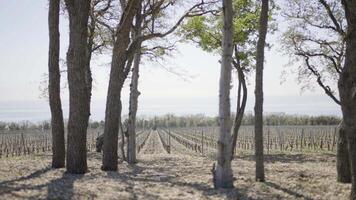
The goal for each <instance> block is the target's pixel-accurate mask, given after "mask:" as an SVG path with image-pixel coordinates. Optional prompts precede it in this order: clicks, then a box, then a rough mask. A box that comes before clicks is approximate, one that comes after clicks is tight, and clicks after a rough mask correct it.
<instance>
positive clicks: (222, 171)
mask: <svg viewBox="0 0 356 200" xmlns="http://www.w3.org/2000/svg"><path fill="white" fill-rule="evenodd" d="M223 16H224V28H223V40H222V41H223V42H222V49H223V55H222V58H221V71H220V86H219V93H220V94H219V120H220V135H219V140H218V155H217V160H218V162H217V168H216V171H214V170H215V169H213V181H214V186H215V188H231V187H233V174H232V169H231V139H232V138H231V119H230V118H231V117H230V82H231V69H232V67H231V65H232V49H233V31H234V30H233V24H232V19H233V7H232V0H223Z"/></svg>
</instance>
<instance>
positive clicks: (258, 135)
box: [255, 0, 268, 182]
mask: <svg viewBox="0 0 356 200" xmlns="http://www.w3.org/2000/svg"><path fill="white" fill-rule="evenodd" d="M267 26H268V0H262V8H261V16H260V27H259V38H258V42H257V52H256V54H257V55H256V86H255V87H256V88H255V101H256V102H255V157H256V181H260V182H264V181H265V170H264V158H263V63H264V49H265V44H266V35H267Z"/></svg>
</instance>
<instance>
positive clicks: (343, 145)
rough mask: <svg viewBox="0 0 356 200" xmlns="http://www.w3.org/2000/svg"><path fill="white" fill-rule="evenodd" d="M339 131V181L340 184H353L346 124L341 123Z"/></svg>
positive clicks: (337, 161)
mask: <svg viewBox="0 0 356 200" xmlns="http://www.w3.org/2000/svg"><path fill="white" fill-rule="evenodd" d="M338 131H339V134H338V135H339V136H338V141H337V152H336V168H337V181H338V182H340V183H351V169H350V159H349V149H348V144H347V135H346V131H345V125H344V122H341V123H340V125H339V130H338Z"/></svg>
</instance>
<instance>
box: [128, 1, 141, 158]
mask: <svg viewBox="0 0 356 200" xmlns="http://www.w3.org/2000/svg"><path fill="white" fill-rule="evenodd" d="M140 7H141V6H140ZM141 23H142V16H141V8H139V9H138V10H137V14H136V24H135V28H134V29H135V30H134V38H137V37H140V36H141ZM140 49H141V44H140V45H138V49H137V51H136V53H135V56H134V60H133V68H132V77H131V84H130V106H129V121H128V125H127V135H128V137H127V162H128V163H130V164H133V163H136V114H137V107H138V97H139V95H140V92H139V91H138V79H139V71H140V62H141V52H140Z"/></svg>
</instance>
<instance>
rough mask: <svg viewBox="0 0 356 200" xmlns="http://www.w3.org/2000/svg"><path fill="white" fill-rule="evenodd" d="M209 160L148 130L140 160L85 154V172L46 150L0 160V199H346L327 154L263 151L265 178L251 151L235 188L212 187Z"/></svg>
mask: <svg viewBox="0 0 356 200" xmlns="http://www.w3.org/2000/svg"><path fill="white" fill-rule="evenodd" d="M213 162H214V161H213V160H212V159H209V158H208V157H201V156H199V155H197V154H194V153H192V152H190V150H188V149H185V148H184V147H183V146H181V145H180V144H179V143H177V142H175V141H174V140H172V149H171V154H168V153H167V152H166V151H165V150H164V148H163V145H162V143H161V141H160V140H159V137H158V134H157V132H152V133H151V134H150V136H149V138H148V141H147V142H146V145H145V146H144V147H143V149H142V150H141V151H140V153H139V154H138V163H137V164H136V165H128V164H126V163H125V162H121V163H120V164H119V170H118V171H117V172H104V171H101V170H100V166H101V154H99V153H89V154H88V167H89V172H88V173H86V174H85V175H71V174H66V173H65V169H51V168H50V167H49V166H50V163H51V156H50V155H36V156H27V157H16V158H6V159H0V199H1V200H2V199H4V200H5V199H6V200H7V199H105V200H107V199H145V200H146V199H192V200H193V199H212V200H213V199H335V200H340V199H347V198H348V196H349V192H350V185H349V184H340V183H337V182H336V170H335V165H336V163H335V156H334V155H331V154H321V153H318V154H308V155H304V154H276V155H267V156H266V164H265V167H266V180H267V182H265V183H256V182H255V181H254V161H253V156H251V155H241V156H240V157H238V158H237V159H235V161H233V170H234V176H235V178H236V180H235V182H234V185H235V188H234V189H220V190H214V189H213V187H212V180H211V178H212V176H211V172H210V170H211V167H212V165H213Z"/></svg>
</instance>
